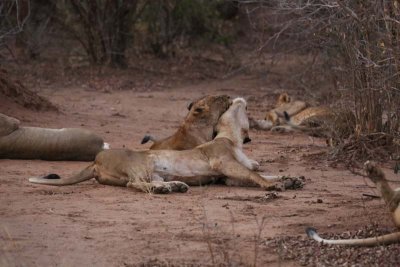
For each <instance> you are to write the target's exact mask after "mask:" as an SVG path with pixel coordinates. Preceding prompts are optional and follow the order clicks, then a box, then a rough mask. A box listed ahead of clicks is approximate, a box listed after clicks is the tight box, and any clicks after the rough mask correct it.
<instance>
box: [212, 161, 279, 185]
mask: <svg viewBox="0 0 400 267" xmlns="http://www.w3.org/2000/svg"><path fill="white" fill-rule="evenodd" d="M211 167H212V168H213V169H214V170H216V171H218V172H221V173H222V174H224V175H225V176H227V177H228V178H232V179H236V180H240V181H252V182H254V183H256V184H258V185H259V186H261V187H263V188H270V187H274V186H275V183H274V182H271V181H268V180H267V179H264V178H263V177H262V176H260V175H259V174H258V173H256V172H254V171H251V170H249V169H248V168H246V167H245V166H243V165H242V164H240V162H238V161H236V160H235V159H234V158H232V159H230V160H225V159H224V160H212V161H211Z"/></svg>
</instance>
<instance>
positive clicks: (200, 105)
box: [142, 95, 232, 150]
mask: <svg viewBox="0 0 400 267" xmlns="http://www.w3.org/2000/svg"><path fill="white" fill-rule="evenodd" d="M231 104H232V100H231V99H230V97H229V96H227V95H219V96H205V97H203V98H201V99H198V100H196V101H194V102H192V103H190V105H189V106H188V109H189V113H188V114H187V115H186V118H185V120H184V121H183V123H182V125H181V126H180V127H179V129H178V130H177V131H176V132H175V133H174V134H173V135H172V136H170V137H167V138H164V139H161V140H156V139H155V138H154V137H152V136H150V135H146V136H145V137H144V138H143V140H142V144H144V143H147V142H148V141H149V140H151V141H153V142H154V144H153V145H151V147H150V149H158V150H159V149H172V150H186V149H192V148H194V147H196V146H198V145H201V144H204V143H206V142H208V141H211V140H212V138H213V137H214V136H213V133H214V132H215V127H216V125H217V123H218V119H219V118H220V117H221V115H222V114H223V113H224V112H225V111H226V110H227V109H228V107H229V106H230V105H231Z"/></svg>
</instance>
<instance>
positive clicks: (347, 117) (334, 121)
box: [271, 106, 356, 145]
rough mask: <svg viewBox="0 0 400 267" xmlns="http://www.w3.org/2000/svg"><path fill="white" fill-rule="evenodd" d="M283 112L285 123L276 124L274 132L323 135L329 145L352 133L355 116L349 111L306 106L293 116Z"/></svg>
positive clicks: (354, 125)
mask: <svg viewBox="0 0 400 267" xmlns="http://www.w3.org/2000/svg"><path fill="white" fill-rule="evenodd" d="M284 114H285V118H286V125H278V126H275V127H273V128H272V129H271V130H272V131H275V132H292V131H300V132H304V133H307V134H309V135H311V136H315V137H324V138H326V139H327V143H328V144H329V145H334V143H336V142H337V141H338V140H341V139H343V138H347V137H349V136H350V135H351V134H352V133H354V130H355V127H356V118H355V116H354V114H353V113H352V112H351V111H345V110H340V111H339V110H335V109H333V108H329V107H323V106H319V107H308V108H306V109H304V110H302V111H301V112H299V113H297V114H295V115H294V116H293V117H291V116H289V115H288V114H286V113H285V112H284Z"/></svg>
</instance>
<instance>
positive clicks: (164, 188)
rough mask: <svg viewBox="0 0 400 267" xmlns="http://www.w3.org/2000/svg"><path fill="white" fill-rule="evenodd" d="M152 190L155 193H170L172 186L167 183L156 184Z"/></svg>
mask: <svg viewBox="0 0 400 267" xmlns="http://www.w3.org/2000/svg"><path fill="white" fill-rule="evenodd" d="M151 191H152V192H153V193H154V194H169V193H171V192H172V187H171V186H170V185H167V184H163V185H156V186H154V187H153V188H152V189H151Z"/></svg>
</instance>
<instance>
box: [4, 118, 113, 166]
mask: <svg viewBox="0 0 400 267" xmlns="http://www.w3.org/2000/svg"><path fill="white" fill-rule="evenodd" d="M19 125H20V121H19V120H17V119H15V118H12V117H9V116H6V115H4V114H0V158H2V159H5V158H6V159H43V160H81V161H91V160H93V159H94V158H95V157H96V155H97V153H99V152H100V151H102V150H103V149H104V148H107V147H108V144H106V143H104V142H103V139H102V138H101V137H99V136H97V135H95V134H94V133H92V132H90V131H87V130H83V129H75V128H64V129H47V128H38V127H20V126H19Z"/></svg>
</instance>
